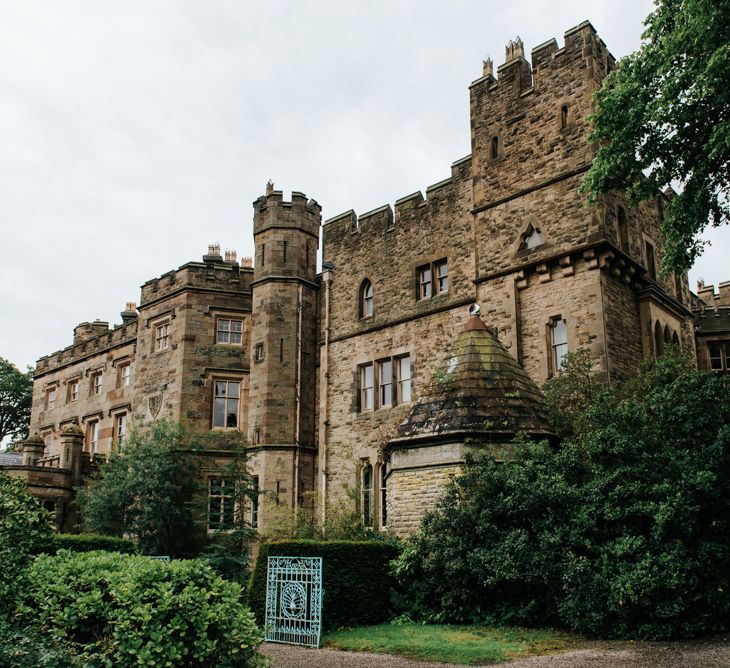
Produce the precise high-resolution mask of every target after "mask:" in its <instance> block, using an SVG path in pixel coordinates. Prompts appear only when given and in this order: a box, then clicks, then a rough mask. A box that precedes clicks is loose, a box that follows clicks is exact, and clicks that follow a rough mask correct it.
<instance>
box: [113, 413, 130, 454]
mask: <svg viewBox="0 0 730 668" xmlns="http://www.w3.org/2000/svg"><path fill="white" fill-rule="evenodd" d="M126 436H127V414H126V413H118V414H117V415H116V416H115V417H114V444H115V445H116V446H117V447H120V446H121V445H123V444H124V439H125V437H126Z"/></svg>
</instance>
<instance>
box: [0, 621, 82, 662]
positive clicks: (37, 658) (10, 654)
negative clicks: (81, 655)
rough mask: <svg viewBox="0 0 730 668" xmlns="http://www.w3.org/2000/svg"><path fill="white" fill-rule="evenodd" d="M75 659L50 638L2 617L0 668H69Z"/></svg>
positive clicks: (0, 628)
mask: <svg viewBox="0 0 730 668" xmlns="http://www.w3.org/2000/svg"><path fill="white" fill-rule="evenodd" d="M72 665H73V658H72V657H71V655H70V654H68V653H66V652H65V651H64V650H63V649H62V648H60V647H58V646H56V645H55V644H54V643H53V642H52V641H49V640H48V638H44V637H42V636H40V635H38V634H35V633H32V632H30V631H29V630H28V629H21V628H18V627H16V626H14V625H12V624H11V623H10V622H8V621H7V620H6V619H4V618H3V617H2V616H1V615H0V666H7V668H69V666H72Z"/></svg>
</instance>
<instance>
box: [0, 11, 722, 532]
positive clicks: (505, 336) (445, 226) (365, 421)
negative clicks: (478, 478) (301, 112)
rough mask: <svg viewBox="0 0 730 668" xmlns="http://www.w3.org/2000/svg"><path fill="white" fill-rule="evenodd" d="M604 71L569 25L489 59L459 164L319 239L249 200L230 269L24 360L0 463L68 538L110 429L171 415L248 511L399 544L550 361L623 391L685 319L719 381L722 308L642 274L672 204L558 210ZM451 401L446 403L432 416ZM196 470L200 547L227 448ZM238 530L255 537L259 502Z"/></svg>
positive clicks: (301, 209) (316, 212)
mask: <svg viewBox="0 0 730 668" xmlns="http://www.w3.org/2000/svg"><path fill="white" fill-rule="evenodd" d="M614 64H615V63H614V58H613V57H612V56H611V54H610V53H609V52H608V50H607V48H606V46H605V44H604V43H603V41H602V40H601V39H600V37H599V36H598V35H597V34H596V31H595V29H594V28H593V26H592V25H591V24H590V23H588V22H584V23H582V24H580V25H578V26H576V27H574V28H572V29H571V30H568V31H567V32H566V33H565V38H564V45H563V46H562V47H559V45H558V44H557V42H556V41H555V40H554V39H553V40H550V41H548V42H545V43H543V44H541V45H539V46H537V47H535V48H534V49H533V50H532V53H531V59H530V60H529V61H528V60H527V59H526V58H525V54H524V47H523V44H522V42H521V41H519V39H518V40H516V41H513V42H510V43H509V44H508V45H507V51H506V59H505V62H504V63H503V64H502V65H500V66H499V67H498V68H497V71H496V76H495V72H494V69H493V65H492V63H491V61H486V62H484V64H483V72H482V76H481V77H480V78H478V79H477V80H476V81H474V82H473V83H472V84H471V86H470V88H469V90H470V97H471V103H470V113H471V144H472V151H471V154H470V155H468V156H466V157H463V158H461V159H459V160H457V161H456V162H454V163H453V164H452V165H451V174H450V176H449V177H448V178H446V179H444V180H443V181H440V182H438V183H436V184H434V185H432V186H430V187H428V188H427V189H426V194H425V197H424V195H423V194H422V193H421V192H416V193H412V194H410V195H407V196H405V197H402V198H400V199H398V200H397V201H396V202H395V204H394V206H391V205H389V204H386V205H384V206H380V207H378V208H375V209H373V210H372V211H369V212H367V213H361V214H359V215H358V214H356V213H355V212H354V211H348V212H345V213H343V214H341V215H338V216H336V217H334V218H331V219H329V220H327V221H325V222H324V224H323V225H322V223H321V214H320V212H321V208H320V205H319V204H318V203H317V202H316V201H314V200H313V199H308V198H307V197H306V196H305V195H304V194H302V193H299V192H293V193H292V195H291V199H290V201H286V200H285V199H284V196H283V193H282V192H281V191H277V190H274V188H273V185H272V184H269V186H267V190H266V194H265V195H264V196H262V197H260V198H259V199H258V200H256V202H254V217H253V235H254V241H255V258H254V260H253V261H252V260H250V259H245V260H243V261H242V262H241V263H239V262H238V261H237V259H236V257H235V255H234V254H233V253H230V252H227V253H226V255H225V257H223V256H221V255H220V249H219V248H218V247H217V246H215V245H214V246H211V247H210V248H209V249H208V252H207V254H206V255H204V256H203V258H202V261H199V262H188V263H187V264H184V265H182V266H181V267H179V268H178V269H176V270H172V271H169V272H167V273H165V274H163V275H161V276H160V277H158V278H155V279H153V280H150V281H148V282H147V283H145V284H144V285H143V286H142V291H141V299H140V301H139V306H138V307H137V306H136V305H135V304H131V303H130V304H128V305H127V308H126V309H125V311H124V312H123V313H122V316H121V317H122V324H121V325H117V326H114V327H112V328H111V329H110V328H109V325H108V323H106V322H98V321H95V322H91V323H82V324H80V325H79V326H78V327H76V329H75V330H74V338H73V344H72V345H71V346H69V347H68V348H65V349H64V350H61V351H58V352H55V353H53V354H51V355H49V356H46V357H41V358H40V359H39V360H38V364H37V367H36V375H35V384H34V395H33V412H32V420H31V434H33V435H34V436H31V438H30V439H28V441H26V442H25V444H24V445H23V454H22V461H21V460H20V459H19V458H20V457H21V455H17V457H18V459H17V461H14V462H11V463H7V461H6V463H5V465H3V466H0V468H6V469H8V470H12V471H13V472H14V473H15V474H16V475H24V476H25V477H26V478H27V479H28V482H29V487H30V489H31V491H32V492H33V493H34V494H35V495H36V496H37V497H39V498H40V499H43V500H44V502H45V503H46V505H47V506H48V507H49V508H51V509H53V510H55V512H56V519H57V524H58V526H59V527H62V528H64V529H66V530H72V529H73V527H74V522H75V518H74V516H73V513H72V512H71V510H70V509H72V498H73V487H74V485H78V484H79V481H80V480H81V479H82V477H83V475H85V473H86V472H87V471H88V470H90V468H91V467H93V465H94V462H95V461H96V462H98V461H100V460H103V457H104V456H105V455H107V454H108V453H109V452H111V451H112V450H113V449H114V448H122V447H124V445H123V444H124V439H125V436H126V434H127V432H128V430H129V428H130V426H131V425H132V424H135V425H143V424H145V423H149V422H150V421H152V420H155V419H157V418H169V419H172V420H184V421H186V422H188V423H190V424H191V426H193V427H195V428H198V429H204V430H210V429H212V430H228V429H236V430H241V431H242V432H243V433H244V434H245V435H246V439H247V443H248V462H249V466H250V469H251V472H252V474H253V475H254V476H255V480H256V481H257V484H258V486H259V489H260V490H261V491H262V492H265V493H266V496H267V498H275V499H276V500H277V501H278V502H285V503H287V504H289V505H291V506H296V505H297V504H299V503H302V502H303V498H304V495H305V493H306V492H312V491H314V492H317V493H318V495H319V498H321V499H326V500H328V501H336V500H347V499H349V498H350V496H349V490H357V497H358V501H357V503H358V505H359V509H360V512H361V514H362V517H363V520H364V522H365V524H366V525H369V526H372V527H373V528H374V529H376V530H385V529H389V530H392V531H393V532H395V533H396V534H399V535H407V534H408V533H410V532H412V531H413V530H414V529H415V528H416V526H417V525H418V522H419V521H420V518H421V517H422V515H423V513H424V512H425V510H427V509H428V508H429V507H430V506H431V505H432V504H433V502H434V500H435V498H436V497H437V496H438V494H439V492H440V490H441V489H442V487H443V485H444V483H445V481H446V480H447V479H448V477H449V476H450V475H451V474H452V473H453V472H455V471H457V470H458V468H459V466H460V465H461V463H462V462H463V456H464V449H465V447H466V446H465V444H466V443H467V442H472V441H475V439H474V438H473V437H474V436H477V437H478V438H476V441H478V442H481V443H482V444H483V445H484V446H485V447H488V446H491V445H493V444H496V443H500V442H504V441H505V440H509V439H510V438H511V437H512V436H513V435H514V433H515V432H517V431H527V432H528V433H534V434H536V435H548V436H549V429H548V428H547V427H546V423H545V419H544V415H543V414H542V409H541V403H540V402H541V397H540V393H539V391H537V387H536V386H538V385H540V384H542V383H543V382H544V381H546V380H547V379H548V378H550V377H551V376H553V375H555V374H557V373H559V370H560V366H561V362H562V359H563V357H564V355H565V353H566V352H568V351H575V350H577V349H578V348H587V349H589V350H590V352H591V353H592V355H593V359H594V369H595V372H596V374H597V375H598V376H599V377H600V378H601V379H603V380H605V381H607V382H611V381H617V380H623V379H626V378H629V377H631V376H632V375H634V374H635V373H636V371H637V369H638V367H639V365H640V363H641V361H642V359H643V358H645V357H647V356H651V355H653V354H656V353H659V352H661V350H662V349H663V347H664V346H665V345H669V344H673V345H679V346H681V347H682V348H683V349H686V350H691V351H694V350H695V346H696V339H695V314H694V313H693V309H694V311H695V312H696V313H697V317H698V318H699V322H700V331H701V333H702V334H703V335H705V338H698V339H697V340H698V341H699V347H700V351H699V359H700V362H701V364H704V365H705V366H707V367H708V368H710V367H712V368H717V367H716V364H717V363H718V362H717V359H716V358H717V355H718V354H719V358H718V359H719V360H720V362H719V364H720V365H721V367H720V368H723V367H722V365H725V364H726V361H725V360H726V357H725V355H726V354H727V355H730V343H727V344H725V343H722V344H721V343H718V341H720V340H721V339H722V340H725V339H723V337H722V336H720V334H721V333H722V331H721V330H722V327H723V326H724V327H725V333H727V331H726V330H727V329H728V328H727V322H726V320H727V318H724V319H723V318H719V317H717V316H715V315H712V314H713V313H715V314H716V313H720V312H721V311H722V312H724V311H723V309H725V311H727V309H726V308H725V307H728V306H730V301H728V299H727V297H728V295H727V292H728V289H727V288H728V286H727V284H722V285H721V289H720V297H719V298H717V299H715V298H714V293H713V294H712V295H709V293H707V294H704V295H703V293H702V292H700V295H699V297H698V296H694V295H692V294H691V293H690V290H689V288H688V281H687V276H686V274H678V275H676V276H671V277H669V276H662V275H660V274H659V272H658V266H659V263H660V261H661V258H662V252H663V242H662V237H661V234H660V224H661V220H662V213H663V209H664V206H665V203H666V201H667V198H668V197H670V196H671V193H667V194H662V193H657V196H656V198H655V199H653V200H651V201H645V202H643V203H642V204H640V205H639V206H638V207H630V206H629V205H628V204H627V202H626V201H624V200H623V199H621V198H620V197H617V196H607V197H605V198H603V199H602V201H601V202H600V203H599V204H596V205H595V206H590V207H589V206H587V204H586V201H585V196H584V195H582V194H581V192H580V186H581V183H582V180H583V177H584V175H585V173H586V171H587V170H588V169H589V167H590V165H591V162H592V160H593V157H594V155H595V150H596V147H595V146H594V145H593V144H592V143H591V142H590V141H589V140H588V135H589V133H590V126H589V122H588V120H587V116H588V115H589V114H590V113H591V110H592V104H593V103H592V95H593V93H594V92H595V91H596V90H597V89H598V87H599V86H600V84H601V81H602V80H603V78H604V77H605V76H606V75H607V73H608V72H609V71H610V70H611V69H612V68H613V67H614ZM320 233H321V239H322V246H323V248H322V252H323V265H322V271H321V272H320V273H318V272H317V266H316V262H317V260H316V258H317V252H318V246H319V240H320ZM710 296H712V299H710ZM723 299H724V300H725V301H722V300H723ZM693 300H694V301H693ZM713 300H715V301H713ZM715 302H718V303H715ZM474 305H477V306H478V307H479V308H473V306H474ZM470 307H472V314H471V315H470V313H469V312H468V311H469V308H470ZM479 310H480V311H481V313H480V314H479V315H474V312H475V311H479ZM725 315H727V313H725ZM721 320H722V321H723V322H724V323H725V324H724V325H720V326H719V329H714V330H713V329H712V328H711V327H710V326H709V324H706V323H715V324H717V323H720V321H721ZM698 336H699V335H698ZM726 338H727V337H726ZM718 346H720V347H719V348H718ZM717 350H719V351H720V352H719V353H717ZM725 351H727V353H726V352H725ZM713 355H714V357H713ZM728 361H730V360H728ZM724 368H726V367H724ZM454 384H456V385H458V386H459V387H460V388H461V389H460V390H459V391H460V392H461V393H460V395H459V397H460V399H459V400H458V401H453V400H450V399H448V397H445V394H448V392H449V391H453V390H454ZM452 394H453V392H452ZM452 399H453V398H452ZM201 457H202V458H203V462H204V463H203V475H204V476H205V479H206V481H207V484H208V489H209V526H210V528H211V529H214V528H217V527H218V526H220V523H221V522H222V521H223V519H222V518H223V516H224V515H225V513H226V512H227V510H226V508H227V505H226V503H225V500H226V486H225V480H224V479H223V478H221V467H222V465H223V464H224V463H225V462H226V460H227V458H229V457H230V453H228V452H224V451H209V452H204V453H202V454H201ZM321 510H322V512H326V504H322V509H321ZM247 512H250V514H251V521H252V522H253V524H254V525H256V526H259V527H263V526H265V525H266V522H267V513H266V506H265V504H263V505H262V506H261V507H259V504H258V503H253V504H252V506H251V508H249V509H248V510H247Z"/></svg>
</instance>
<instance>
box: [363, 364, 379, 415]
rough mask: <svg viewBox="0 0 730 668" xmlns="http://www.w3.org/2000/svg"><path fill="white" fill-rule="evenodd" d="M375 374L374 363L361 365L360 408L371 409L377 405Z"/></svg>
mask: <svg viewBox="0 0 730 668" xmlns="http://www.w3.org/2000/svg"><path fill="white" fill-rule="evenodd" d="M373 376H374V374H373V365H372V364H363V365H362V366H361V367H360V410H361V411H371V410H373V408H374V406H375V402H374V401H373V399H374V397H373V387H374V381H375V379H374V377H373Z"/></svg>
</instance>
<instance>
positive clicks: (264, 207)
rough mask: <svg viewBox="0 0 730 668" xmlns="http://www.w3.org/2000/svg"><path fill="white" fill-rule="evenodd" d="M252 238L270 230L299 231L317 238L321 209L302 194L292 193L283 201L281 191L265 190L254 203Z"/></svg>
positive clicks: (312, 200)
mask: <svg viewBox="0 0 730 668" xmlns="http://www.w3.org/2000/svg"><path fill="white" fill-rule="evenodd" d="M253 207H254V217H253V233H254V236H256V235H258V234H260V233H261V232H264V231H266V230H270V229H280V228H283V229H287V228H290V229H301V230H304V231H305V232H307V233H309V234H311V235H312V236H315V237H317V238H319V226H320V222H321V220H322V207H321V206H320V205H319V204H318V203H317V202H316V201H315V200H314V199H308V198H307V196H306V195H305V194H304V193H301V192H296V191H294V192H292V194H291V200H290V201H285V200H284V193H283V192H282V191H281V190H274V189H273V187H272V188H270V189H267V192H266V195H262V196H261V197H259V198H258V199H257V200H256V201H255V202H254V203H253Z"/></svg>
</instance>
